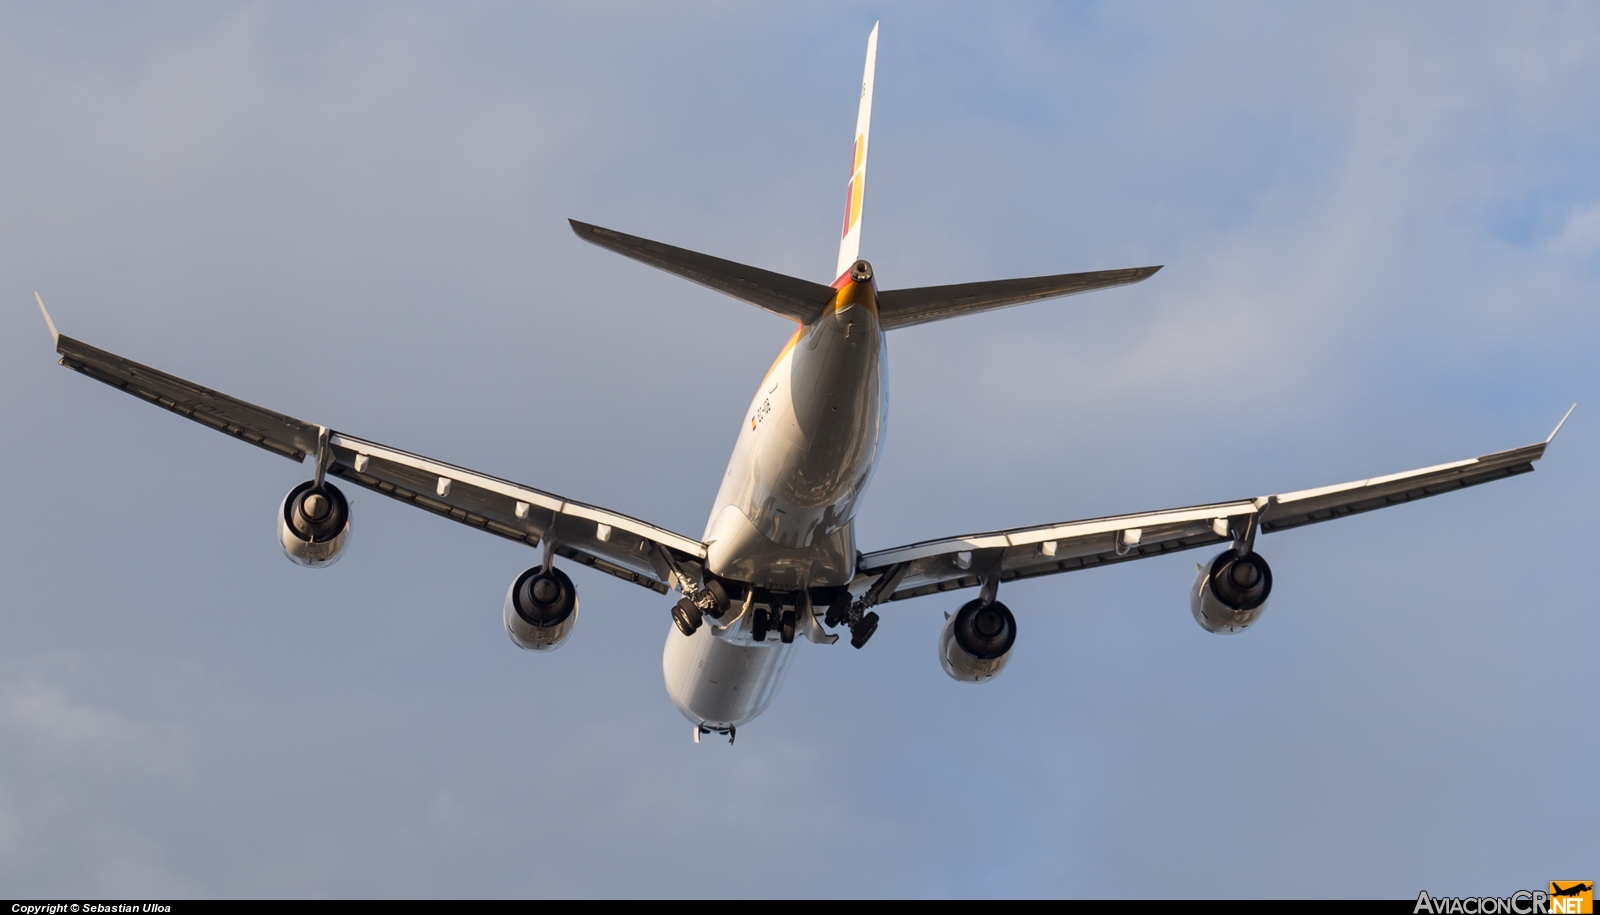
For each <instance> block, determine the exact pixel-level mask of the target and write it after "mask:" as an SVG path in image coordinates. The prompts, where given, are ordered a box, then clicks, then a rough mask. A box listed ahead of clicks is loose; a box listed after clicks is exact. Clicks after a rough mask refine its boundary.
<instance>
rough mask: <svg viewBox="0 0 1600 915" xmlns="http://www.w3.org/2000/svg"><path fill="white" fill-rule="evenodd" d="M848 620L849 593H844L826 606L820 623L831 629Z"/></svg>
mask: <svg viewBox="0 0 1600 915" xmlns="http://www.w3.org/2000/svg"><path fill="white" fill-rule="evenodd" d="M848 619H850V592H849V591H845V592H844V593H842V594H840V595H839V596H838V597H835V598H834V599H833V603H831V604H829V605H828V612H827V613H826V614H824V615H823V617H822V622H823V623H824V624H826V625H827V627H828V628H829V629H832V628H833V627H835V626H838V625H841V624H843V623H844V622H845V621H846V620H848Z"/></svg>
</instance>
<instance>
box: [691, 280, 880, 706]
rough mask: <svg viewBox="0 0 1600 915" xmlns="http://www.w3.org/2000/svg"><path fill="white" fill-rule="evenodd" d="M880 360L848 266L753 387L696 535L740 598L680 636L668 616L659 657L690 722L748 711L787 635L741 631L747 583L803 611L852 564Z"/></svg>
mask: <svg viewBox="0 0 1600 915" xmlns="http://www.w3.org/2000/svg"><path fill="white" fill-rule="evenodd" d="M868 272H869V273H870V268H869V271H868ZM886 360H887V348H886V346H885V341H884V333H883V329H882V327H881V326H880V325H879V322H878V312H877V298H876V289H875V287H874V284H873V282H872V280H871V279H870V278H868V279H866V280H864V281H861V282H856V281H852V280H851V279H850V278H849V276H848V275H847V276H846V277H845V278H844V282H843V283H842V285H841V286H840V288H839V291H838V293H837V294H836V296H835V297H834V300H833V302H832V303H830V305H829V306H828V308H827V309H826V310H825V311H824V312H823V314H822V317H821V318H819V319H818V320H816V321H815V322H813V323H812V324H810V325H805V326H801V327H800V328H798V329H797V330H796V331H795V334H794V336H793V337H791V338H790V340H789V343H788V344H787V345H786V346H785V347H784V349H783V351H782V352H781V353H780V354H779V356H778V359H777V361H776V362H774V363H773V365H772V368H771V370H770V371H768V373H767V375H766V377H765V378H764V379H762V382H761V386H760V387H759V388H758V389H757V390H756V395H755V398H754V399H753V400H752V401H751V404H750V410H749V412H748V414H747V415H746V416H745V418H744V421H743V424H742V426H741V428H740V430H739V439H738V442H737V443H736V444H735V446H734V449H733V456H732V457H731V458H730V459H729V461H728V469H727V472H726V473H725V474H724V475H723V478H722V486H721V488H720V490H719V491H718V493H717V500H716V502H715V504H714V506H713V507H712V510H711V517H710V518H709V520H708V521H707V523H706V531H705V536H704V537H703V538H702V539H703V540H704V541H705V542H706V544H707V555H706V570H707V572H708V573H710V574H711V575H713V576H716V577H717V578H720V579H725V580H728V581H730V582H738V583H741V584H743V585H745V586H746V588H745V594H746V599H745V600H744V601H743V602H736V606H735V607H734V608H733V610H732V611H730V613H729V614H728V618H727V619H723V620H720V621H712V620H707V625H705V626H702V627H701V628H700V629H699V630H698V631H697V632H695V634H694V635H692V636H685V635H683V634H682V633H681V632H679V631H678V629H677V628H676V627H671V628H669V630H668V634H667V645H666V649H665V652H664V656H663V659H662V667H663V673H664V674H665V677H666V681H667V692H668V694H669V695H670V696H671V697H672V701H673V703H674V704H675V705H676V706H677V707H678V710H679V711H681V712H682V713H683V714H684V716H685V717H687V718H689V719H690V720H691V721H693V722H695V723H696V724H703V725H705V726H707V727H710V728H727V727H732V726H736V725H738V724H740V723H742V722H744V721H747V720H749V719H750V718H753V717H755V716H756V715H758V714H760V713H761V711H762V710H764V709H765V708H766V706H767V705H768V704H769V703H770V702H771V700H772V698H773V696H774V695H775V694H776V691H777V687H778V686H779V684H780V683H781V680H782V676H783V673H784V670H785V669H786V667H787V662H788V655H789V651H790V649H791V648H792V647H793V646H792V644H785V643H784V642H782V641H781V640H779V638H778V637H777V636H776V635H773V636H771V637H769V638H764V639H762V640H760V641H757V640H756V639H755V638H754V634H755V633H753V632H752V616H753V613H752V610H753V604H754V599H755V598H754V595H756V594H771V595H790V597H787V598H783V599H787V600H789V601H790V602H791V604H792V606H794V608H795V612H796V613H798V614H807V613H808V612H809V596H810V594H811V593H812V592H813V590H814V589H819V588H821V589H826V588H840V587H843V586H845V585H847V584H848V583H849V582H850V580H851V578H852V577H853V576H854V575H855V571H856V555H857V554H856V543H855V525H854V520H855V512H856V508H857V506H858V505H859V504H860V500H861V496H862V493H863V492H865V490H866V487H867V483H868V482H869V481H870V480H871V478H872V471H873V467H874V465H875V464H876V461H877V456H878V450H879V448H880V447H881V446H882V442H883V434H884V422H885V418H886V416H887V412H888V387H887V362H886ZM801 622H802V624H804V623H805V622H808V621H806V620H802V621H801ZM811 625H813V626H814V625H815V624H814V623H812V624H811ZM814 631H815V630H814Z"/></svg>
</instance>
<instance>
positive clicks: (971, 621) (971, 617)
mask: <svg viewBox="0 0 1600 915" xmlns="http://www.w3.org/2000/svg"><path fill="white" fill-rule="evenodd" d="M1016 640H1017V620H1016V617H1013V616H1012V615H1011V610H1010V609H1008V608H1007V607H1006V605H1005V604H1002V603H1000V602H999V601H995V602H994V603H992V604H989V605H988V606H984V603H983V601H982V600H975V601H970V602H969V603H967V605H966V606H964V607H962V608H961V609H960V610H959V611H958V612H957V613H956V615H955V616H952V617H950V618H949V619H947V620H945V623H944V631H943V632H941V633H939V663H940V664H941V665H943V667H944V672H945V673H947V674H949V675H950V676H951V677H953V678H955V679H957V680H960V681H961V682H963V683H987V682H989V681H990V680H993V679H994V678H995V677H996V676H998V675H999V674H1000V671H1001V670H1003V669H1004V668H1005V666H1006V661H1007V660H1008V659H1010V657H1011V645H1012V644H1013V643H1014V642H1016Z"/></svg>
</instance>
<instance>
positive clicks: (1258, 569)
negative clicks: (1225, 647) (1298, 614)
mask: <svg viewBox="0 0 1600 915" xmlns="http://www.w3.org/2000/svg"><path fill="white" fill-rule="evenodd" d="M1271 593H1272V569H1271V567H1269V566H1268V565H1267V561H1266V560H1265V559H1262V558H1261V554H1260V553H1257V552H1254V551H1250V552H1246V553H1243V554H1240V553H1239V552H1238V551H1237V550H1234V549H1228V550H1224V551H1223V552H1221V553H1218V554H1217V556H1216V558H1215V559H1212V560H1211V563H1210V565H1207V566H1204V567H1202V568H1201V569H1200V574H1199V575H1197V576H1195V580H1194V587H1192V588H1190V589H1189V609H1190V610H1191V611H1193V612H1194V621H1195V622H1197V623H1199V624H1200V626H1201V628H1203V629H1205V631H1207V632H1217V633H1233V632H1243V631H1244V630H1245V629H1246V627H1248V626H1249V625H1250V624H1251V623H1254V622H1255V621H1256V620H1257V619H1258V618H1259V617H1260V616H1261V611H1262V610H1264V609H1266V606H1267V596H1268V595H1269V594H1271Z"/></svg>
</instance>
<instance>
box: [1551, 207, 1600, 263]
mask: <svg viewBox="0 0 1600 915" xmlns="http://www.w3.org/2000/svg"><path fill="white" fill-rule="evenodd" d="M1550 250H1552V251H1554V252H1556V253H1558V254H1573V255H1577V256H1579V257H1588V256H1590V255H1593V254H1594V253H1595V252H1596V251H1600V201H1597V202H1595V203H1592V204H1590V205H1589V206H1587V207H1583V208H1581V209H1576V210H1573V212H1572V215H1571V216H1569V217H1567V222H1566V225H1564V226H1562V228H1561V234H1559V235H1557V236H1556V237H1555V238H1554V239H1552V240H1551V242H1550Z"/></svg>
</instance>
